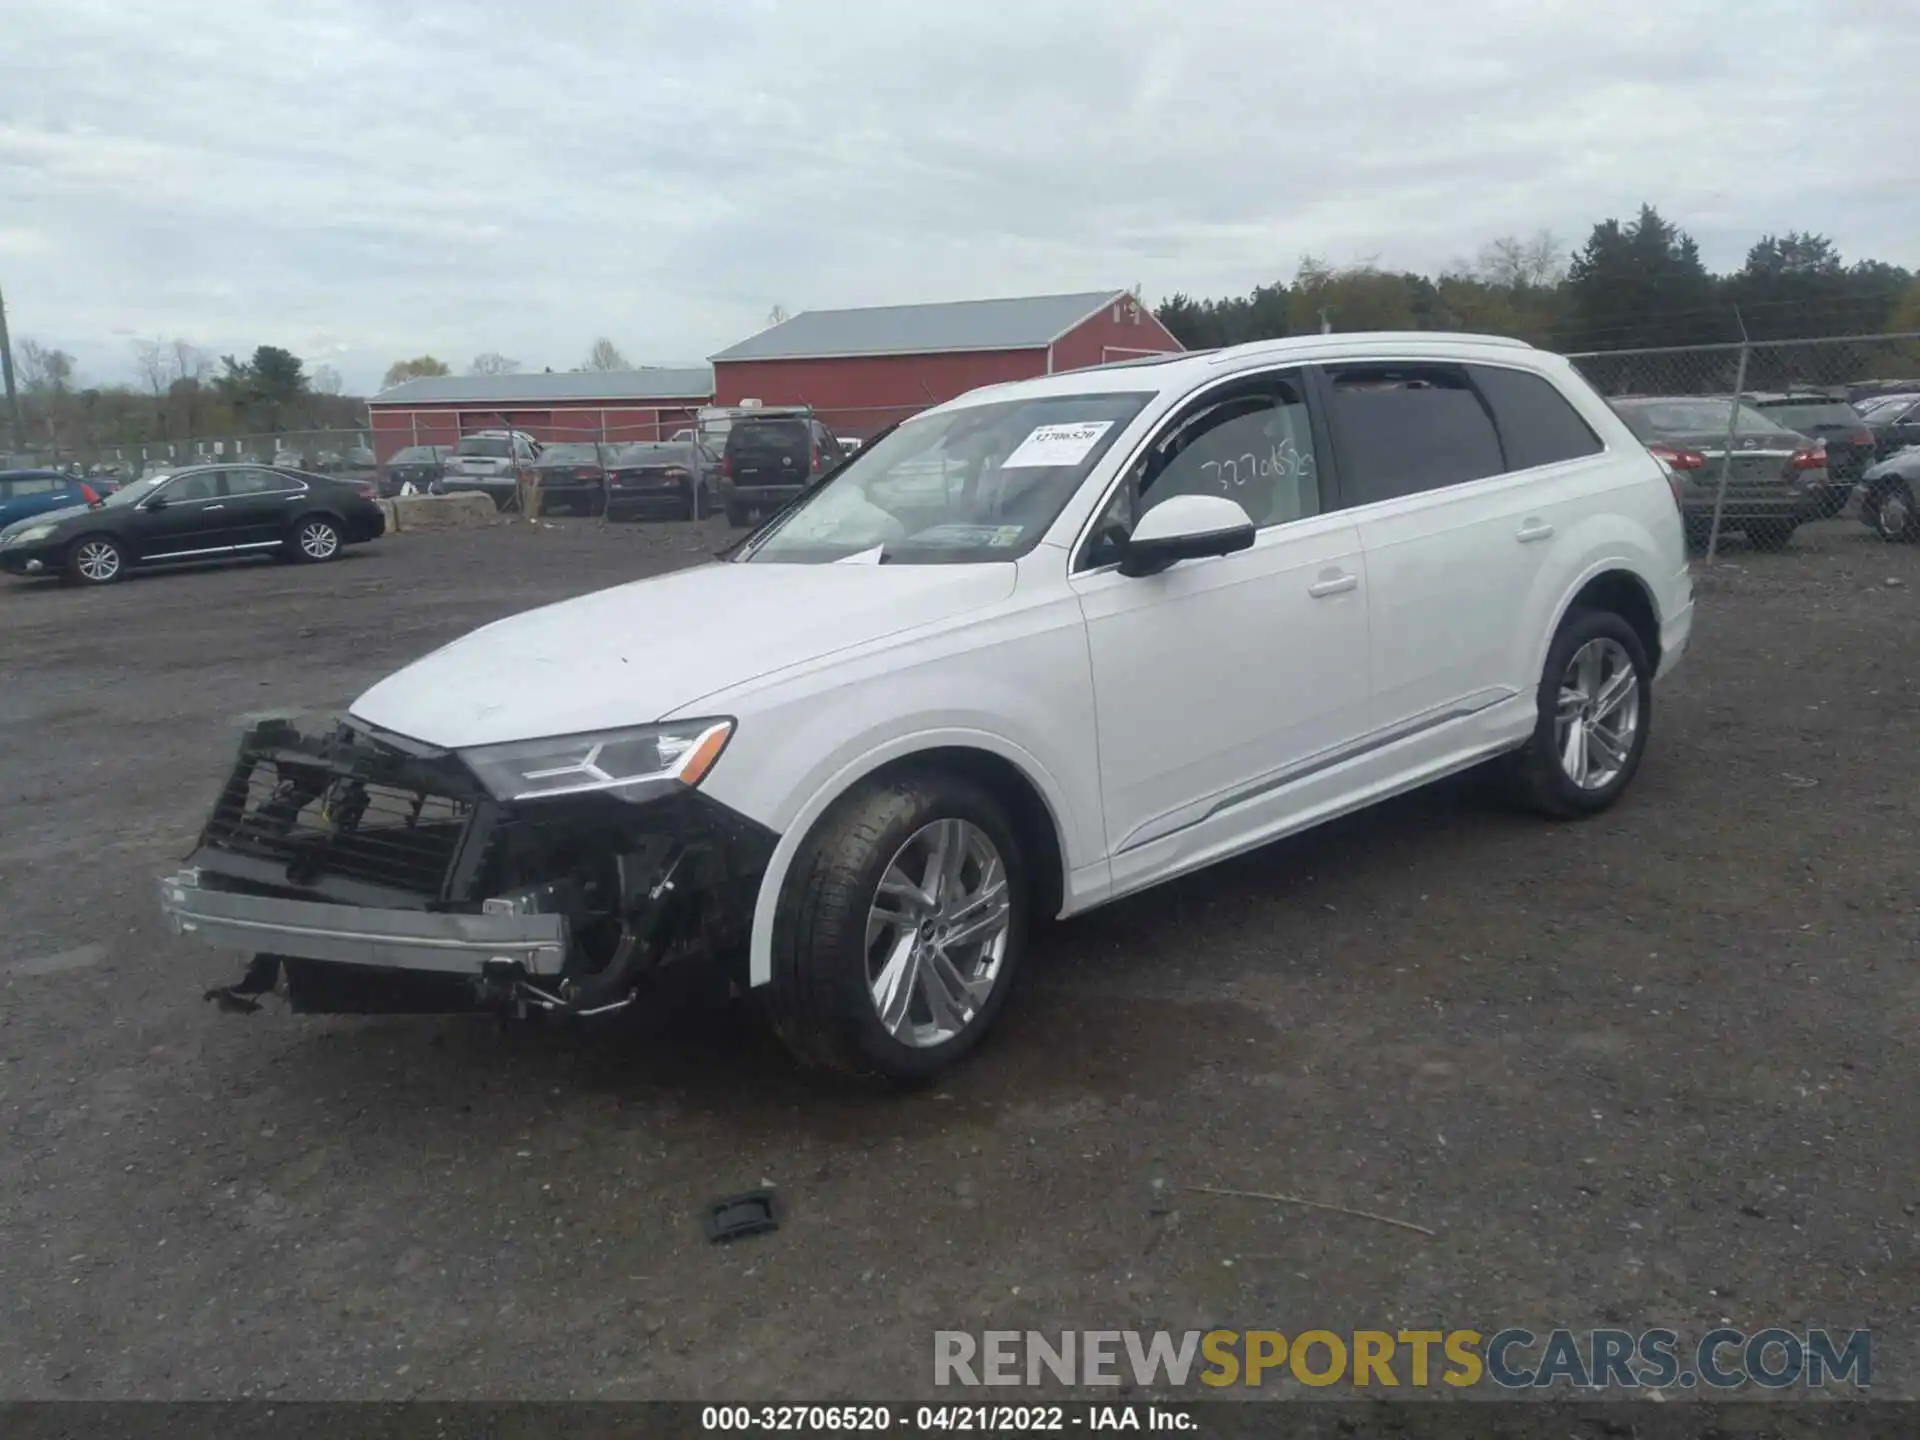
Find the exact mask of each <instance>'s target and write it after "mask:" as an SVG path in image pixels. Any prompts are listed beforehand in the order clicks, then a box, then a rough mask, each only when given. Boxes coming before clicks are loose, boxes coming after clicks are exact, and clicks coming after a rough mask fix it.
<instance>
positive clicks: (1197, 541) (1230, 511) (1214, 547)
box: [1120, 495, 1254, 577]
mask: <svg viewBox="0 0 1920 1440" xmlns="http://www.w3.org/2000/svg"><path fill="white" fill-rule="evenodd" d="M1253 537H1254V528H1253V521H1252V520H1251V519H1249V518H1248V516H1247V512H1246V511H1244V510H1242V509H1241V508H1240V507H1239V506H1238V505H1236V504H1234V502H1233V501H1231V500H1228V499H1226V498H1224V497H1222V496H1219V495H1175V496H1173V497H1172V498H1170V499H1168V500H1165V501H1163V502H1162V503H1160V504H1158V505H1156V506H1154V507H1153V508H1152V509H1151V510H1149V511H1147V513H1146V514H1145V515H1143V516H1141V517H1140V523H1139V524H1137V525H1135V526H1134V527H1133V533H1132V534H1131V535H1129V536H1127V539H1126V544H1125V545H1124V546H1123V547H1122V548H1121V551H1120V573H1121V574H1122V575H1130V576H1134V577H1139V576H1142V575H1158V574H1159V573H1160V572H1161V571H1162V570H1165V569H1166V568H1167V567H1168V566H1169V565H1173V564H1176V563H1178V562H1179V561H1181V560H1198V559H1201V558H1202V557H1204V556H1208V555H1231V554H1233V553H1234V552H1235V551H1237V550H1246V549H1249V548H1250V547H1251V546H1252V545H1253Z"/></svg>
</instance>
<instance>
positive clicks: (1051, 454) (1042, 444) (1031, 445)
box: [1000, 420, 1113, 470]
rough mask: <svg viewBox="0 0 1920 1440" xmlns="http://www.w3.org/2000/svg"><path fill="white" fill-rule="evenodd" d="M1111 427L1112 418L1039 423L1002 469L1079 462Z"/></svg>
mask: <svg viewBox="0 0 1920 1440" xmlns="http://www.w3.org/2000/svg"><path fill="white" fill-rule="evenodd" d="M1112 428H1113V422H1112V421H1111V420H1083V421H1080V422H1077V423H1075V424H1072V425H1041V426H1039V427H1037V428H1036V429H1035V430H1034V432H1033V433H1032V434H1031V435H1029V436H1027V438H1026V439H1024V440H1022V441H1021V442H1020V443H1019V444H1018V445H1017V446H1015V447H1014V451H1013V453H1012V454H1011V455H1009V456H1007V458H1006V459H1004V460H1002V461H1001V462H1000V468H1001V469H1002V470H1019V469H1027V468H1040V467H1043V466H1053V465H1078V464H1079V463H1080V462H1081V461H1082V460H1084V459H1086V458H1087V452H1088V451H1089V450H1091V449H1093V447H1094V446H1095V445H1097V444H1098V443H1099V442H1100V437H1101V436H1102V435H1104V434H1106V433H1107V431H1109V430H1111V429H1112Z"/></svg>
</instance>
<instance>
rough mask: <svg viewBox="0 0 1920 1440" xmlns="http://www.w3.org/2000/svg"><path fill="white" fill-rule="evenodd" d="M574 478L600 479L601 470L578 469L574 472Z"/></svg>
mask: <svg viewBox="0 0 1920 1440" xmlns="http://www.w3.org/2000/svg"><path fill="white" fill-rule="evenodd" d="M573 478H574V479H576V480H598V479H599V478H600V472H599V471H598V470H576V471H574V472H573Z"/></svg>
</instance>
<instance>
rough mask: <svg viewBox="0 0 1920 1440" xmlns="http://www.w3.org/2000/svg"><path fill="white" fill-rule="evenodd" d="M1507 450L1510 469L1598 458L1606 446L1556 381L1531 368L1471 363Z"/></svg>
mask: <svg viewBox="0 0 1920 1440" xmlns="http://www.w3.org/2000/svg"><path fill="white" fill-rule="evenodd" d="M1467 369H1468V370H1469V371H1470V372H1471V373H1472V375H1473V383H1474V384H1475V385H1477V386H1479V387H1480V393H1481V394H1482V395H1483V396H1485V397H1486V401H1487V405H1488V408H1490V409H1491V410H1492V411H1493V418H1494V422H1495V423H1496V424H1497V425H1498V426H1499V427H1500V439H1501V442H1502V443H1503V444H1504V445H1505V446H1506V451H1507V468H1508V469H1509V470H1531V469H1532V468H1533V467H1534V466H1536V465H1556V464H1558V463H1559V462H1560V461H1562V460H1578V459H1580V458H1581V457H1582V456H1583V455H1598V454H1599V453H1600V451H1601V450H1602V449H1603V448H1605V447H1603V446H1602V445H1601V443H1600V437H1599V436H1598V435H1596V434H1594V433H1593V430H1592V428H1591V427H1590V426H1589V425H1588V424H1587V422H1586V421H1584V420H1582V419H1581V418H1580V412H1579V411H1578V410H1575V409H1574V408H1573V406H1572V405H1570V404H1568V403H1567V397H1566V396H1564V395H1562V394H1561V393H1560V391H1559V389H1558V387H1556V386H1555V385H1554V383H1553V382H1552V381H1551V380H1548V379H1547V378H1546V377H1545V376H1543V375H1535V374H1532V373H1530V372H1528V371H1525V370H1506V369H1502V368H1501V367H1500V366H1497V365H1469V366H1468V367H1467Z"/></svg>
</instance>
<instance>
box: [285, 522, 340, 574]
mask: <svg viewBox="0 0 1920 1440" xmlns="http://www.w3.org/2000/svg"><path fill="white" fill-rule="evenodd" d="M346 543H347V541H346V536H345V535H343V534H341V533H340V522H339V521H337V520H335V519H334V518H333V517H332V516H330V515H302V516H301V517H300V518H299V519H298V520H296V521H294V522H293V535H292V537H291V538H290V539H289V540H288V541H287V552H286V553H287V556H288V558H289V559H292V560H297V561H299V562H300V563H301V564H303V565H323V564H325V563H326V562H327V561H329V560H338V559H339V558H340V551H341V549H342V547H344V546H345V545H346Z"/></svg>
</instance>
